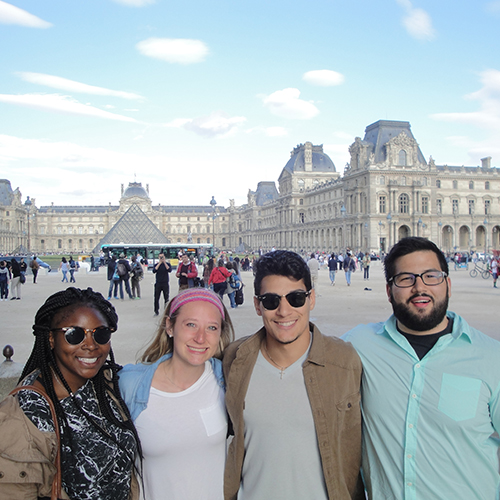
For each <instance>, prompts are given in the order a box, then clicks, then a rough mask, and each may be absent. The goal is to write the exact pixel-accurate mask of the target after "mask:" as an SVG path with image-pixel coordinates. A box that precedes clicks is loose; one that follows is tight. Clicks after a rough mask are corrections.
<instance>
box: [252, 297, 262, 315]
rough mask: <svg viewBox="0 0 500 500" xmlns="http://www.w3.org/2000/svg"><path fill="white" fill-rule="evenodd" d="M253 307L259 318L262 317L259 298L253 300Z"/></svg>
mask: <svg viewBox="0 0 500 500" xmlns="http://www.w3.org/2000/svg"><path fill="white" fill-rule="evenodd" d="M253 306H254V307H255V312H256V313H257V316H262V312H261V310H260V300H259V299H258V298H257V297H254V298H253Z"/></svg>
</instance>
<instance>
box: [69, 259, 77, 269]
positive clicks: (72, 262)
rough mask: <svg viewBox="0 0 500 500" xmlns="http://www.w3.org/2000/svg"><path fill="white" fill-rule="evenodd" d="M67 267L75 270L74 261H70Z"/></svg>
mask: <svg viewBox="0 0 500 500" xmlns="http://www.w3.org/2000/svg"><path fill="white" fill-rule="evenodd" d="M69 266H70V267H71V269H75V267H76V264H75V261H74V260H72V261H71V262H70V264H69Z"/></svg>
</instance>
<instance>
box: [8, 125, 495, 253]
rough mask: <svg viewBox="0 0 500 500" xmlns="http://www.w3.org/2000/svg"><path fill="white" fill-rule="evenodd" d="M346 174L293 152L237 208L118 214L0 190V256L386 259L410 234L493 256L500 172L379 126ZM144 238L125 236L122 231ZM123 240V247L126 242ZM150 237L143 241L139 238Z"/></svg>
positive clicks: (134, 200) (128, 196) (311, 149)
mask: <svg viewBox="0 0 500 500" xmlns="http://www.w3.org/2000/svg"><path fill="white" fill-rule="evenodd" d="M349 152H350V155H351V161H350V162H349V163H348V164H347V165H346V167H345V170H344V172H343V175H341V174H340V173H339V172H338V171H337V169H336V167H335V165H334V164H333V162H332V160H331V159H330V158H329V156H328V155H327V154H325V153H324V152H323V147H322V146H315V145H313V144H312V143H311V142H306V143H304V144H300V145H299V146H297V147H295V148H294V149H293V151H292V152H291V156H290V159H289V160H288V161H287V162H286V164H285V166H284V168H283V169H282V170H281V174H280V175H279V177H278V187H276V184H275V182H274V181H263V182H259V184H258V186H257V189H256V191H251V190H249V192H248V197H247V203H246V204H245V205H242V206H236V205H235V203H234V200H229V201H230V203H229V206H227V207H223V206H220V205H217V204H216V203H215V200H214V199H212V201H213V203H211V204H209V205H206V206H190V205H186V206H168V205H161V203H160V204H157V205H153V202H152V200H151V199H150V197H149V186H148V185H146V187H145V188H144V187H143V186H142V184H141V183H138V182H133V183H130V184H129V185H128V187H127V188H125V189H124V186H123V185H122V187H121V198H120V203H119V205H103V206H55V205H50V206H41V207H37V206H36V204H35V199H31V200H30V199H29V198H27V199H26V201H24V202H23V201H22V196H21V192H20V191H19V188H17V189H16V190H12V188H11V185H10V182H9V181H8V180H6V179H3V180H0V253H11V252H16V251H19V250H24V251H26V250H27V251H31V252H35V253H45V252H64V253H69V252H74V253H79V252H84V253H88V252H91V251H95V252H97V251H98V249H99V248H100V245H101V244H102V243H104V242H106V243H120V241H114V240H113V238H117V237H118V236H116V235H117V234H120V238H121V242H124V243H149V242H152V243H176V242H182V243H213V242H214V239H215V246H216V248H219V249H224V250H235V249H239V250H240V251H243V252H244V251H252V250H257V249H259V248H260V247H262V248H263V249H264V250H269V249H271V248H272V247H275V248H283V249H290V250H296V251H307V252H310V251H313V250H320V251H327V252H331V251H334V252H340V251H343V250H344V249H345V248H346V247H349V248H351V249H354V250H363V251H375V252H380V251H387V250H388V249H389V248H390V247H391V246H392V245H393V244H394V243H395V242H397V241H398V240H399V239H401V238H403V237H405V236H410V235H417V236H423V237H425V238H429V239H431V240H433V241H434V242H435V243H436V244H437V245H438V246H439V247H440V248H441V249H442V250H444V251H446V252H453V251H471V250H476V251H478V252H485V251H491V250H493V249H500V240H499V237H500V195H499V193H500V175H499V173H500V171H499V169H498V168H496V167H492V166H491V157H487V158H483V159H481V166H463V165H462V166H451V165H436V163H435V162H434V160H433V159H432V157H430V158H429V160H428V161H426V159H425V157H424V155H423V154H422V151H421V150H420V147H419V144H418V143H417V141H416V140H415V138H414V136H413V134H412V132H411V128H410V123H409V122H404V121H388V120H380V121H377V122H376V123H373V124H371V125H369V126H368V127H367V128H366V130H365V136H364V138H363V139H361V138H360V137H356V138H355V139H354V142H353V143H352V144H351V146H350V147H349ZM119 226H120V227H129V228H130V227H141V228H148V230H149V231H142V233H141V235H140V236H139V238H142V239H143V240H144V241H136V240H134V238H136V239H137V238H138V234H139V233H138V232H137V231H136V232H134V231H131V232H130V235H129V236H127V234H126V233H125V236H124V233H123V231H121V232H120V231H117V228H118V227H119ZM123 238H129V239H130V241H123ZM145 238H146V239H145Z"/></svg>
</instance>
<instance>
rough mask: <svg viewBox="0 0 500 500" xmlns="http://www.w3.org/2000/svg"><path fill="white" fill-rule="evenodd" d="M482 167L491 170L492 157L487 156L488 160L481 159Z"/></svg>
mask: <svg viewBox="0 0 500 500" xmlns="http://www.w3.org/2000/svg"><path fill="white" fill-rule="evenodd" d="M481 167H483V168H491V156H487V157H486V158H481Z"/></svg>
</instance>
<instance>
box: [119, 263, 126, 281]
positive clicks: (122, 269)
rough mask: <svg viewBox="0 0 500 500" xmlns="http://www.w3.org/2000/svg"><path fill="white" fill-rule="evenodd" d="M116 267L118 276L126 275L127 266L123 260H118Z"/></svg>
mask: <svg viewBox="0 0 500 500" xmlns="http://www.w3.org/2000/svg"><path fill="white" fill-rule="evenodd" d="M116 269H117V271H118V276H120V278H123V277H124V276H126V275H127V267H126V266H125V264H124V263H123V262H118V264H117V265H116Z"/></svg>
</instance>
